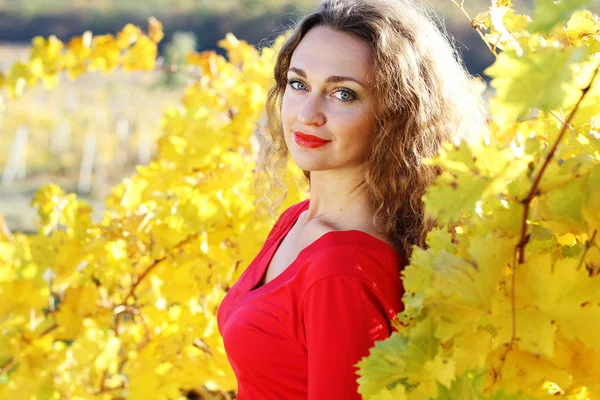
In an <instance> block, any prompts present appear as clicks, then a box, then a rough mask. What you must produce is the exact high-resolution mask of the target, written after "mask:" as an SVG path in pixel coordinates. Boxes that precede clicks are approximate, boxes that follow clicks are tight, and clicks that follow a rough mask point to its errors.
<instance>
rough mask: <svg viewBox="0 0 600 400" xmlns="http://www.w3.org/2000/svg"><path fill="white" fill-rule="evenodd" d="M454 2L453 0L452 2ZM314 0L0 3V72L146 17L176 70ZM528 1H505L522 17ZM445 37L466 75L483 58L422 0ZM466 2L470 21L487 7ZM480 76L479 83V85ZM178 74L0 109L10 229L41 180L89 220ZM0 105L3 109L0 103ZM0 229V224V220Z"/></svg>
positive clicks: (294, 14) (85, 82)
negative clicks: (40, 48) (83, 207)
mask: <svg viewBox="0 0 600 400" xmlns="http://www.w3.org/2000/svg"><path fill="white" fill-rule="evenodd" d="M459 2H460V1H459ZM317 3H318V0H295V1H287V0H286V1H283V0H143V1H140V0H0V71H1V72H5V73H6V72H7V70H8V69H9V68H10V66H11V65H12V64H13V63H15V62H16V61H19V60H23V61H25V60H26V59H27V58H28V56H29V47H30V44H31V39H32V38H33V37H35V36H37V35H41V36H44V37H48V36H50V35H56V36H57V37H58V38H59V39H60V40H62V41H63V42H67V41H68V40H69V39H70V38H71V37H72V36H80V35H81V34H83V32H85V31H86V30H91V31H92V32H93V33H94V34H95V35H98V34H106V33H110V34H116V33H117V32H119V31H120V30H121V29H122V28H123V26H125V25H126V24H127V23H133V24H136V25H139V26H141V27H145V26H146V25H147V19H148V17H150V16H154V17H156V18H158V19H159V21H161V22H162V24H163V27H164V32H165V37H164V39H163V40H162V42H161V43H160V44H159V53H160V57H162V58H163V63H164V65H171V64H175V65H177V64H179V63H182V62H183V60H184V57H185V54H186V53H187V52H189V51H203V50H208V49H214V50H217V52H219V53H221V54H223V51H222V50H221V49H218V48H217V47H216V43H217V41H218V40H220V39H222V38H223V37H224V36H225V34H226V33H228V32H232V33H233V34H234V35H235V36H236V37H237V38H239V39H244V40H246V41H248V42H250V43H252V44H254V45H257V46H259V45H261V44H264V40H265V39H267V40H270V39H273V38H275V37H276V36H277V35H278V34H279V33H281V32H282V31H283V30H284V28H285V27H286V26H288V25H290V24H291V23H292V22H293V21H294V20H295V19H297V18H298V17H299V16H301V15H302V14H303V13H305V12H306V11H308V10H310V9H311V8H312V7H314V6H315V5H316V4H317ZM531 3H532V0H527V1H523V2H520V3H518V4H515V6H514V7H515V9H516V11H517V12H521V13H530V10H531V7H532V4H531ZM428 4H429V5H430V6H432V7H433V8H434V10H435V12H436V13H437V14H438V16H439V19H440V21H441V22H442V23H443V24H444V25H445V27H446V29H447V31H448V32H449V33H450V34H451V35H452V36H453V37H454V39H455V45H456V47H457V48H458V49H459V51H460V53H461V55H462V57H463V59H464V61H465V64H466V65H467V68H468V69H469V71H470V72H471V74H473V75H481V76H482V77H484V76H483V70H484V69H485V68H486V67H487V66H488V65H490V64H491V63H492V62H493V57H492V56H491V54H490V53H489V51H488V50H487V48H486V47H485V45H484V44H483V42H482V41H481V39H480V37H479V36H478V35H477V33H476V32H475V30H473V29H472V28H471V25H470V22H469V19H468V18H467V16H466V15H465V13H463V12H462V11H461V10H460V9H459V8H458V7H457V5H456V4H454V3H453V1H452V0H430V1H428ZM488 4H489V1H486V0H466V1H465V2H464V8H465V10H466V12H467V14H468V15H469V16H470V17H471V18H473V17H475V15H477V14H478V13H479V12H482V11H485V10H486V9H487V7H488V6H489V5H488ZM485 78H486V77H484V79H485ZM187 79H188V77H187V76H186V75H184V74H182V73H177V72H172V71H170V70H169V68H162V69H161V70H157V71H154V72H150V73H148V72H140V73H124V72H120V71H116V72H113V73H110V74H108V75H103V74H101V73H89V72H88V73H86V74H84V75H83V76H82V77H80V78H79V79H78V80H77V81H75V82H70V81H69V80H68V79H66V77H63V78H61V82H60V83H59V85H58V86H57V87H55V88H53V89H45V88H44V87H43V85H38V87H36V88H34V89H32V90H28V91H27V92H26V93H25V95H24V96H22V97H21V98H19V99H18V100H9V101H7V102H6V104H5V107H4V110H3V111H2V110H0V214H3V215H4V220H5V223H6V226H7V227H8V229H10V230H11V231H13V232H15V231H22V232H33V231H34V230H35V224H36V218H37V217H36V215H35V212H34V210H33V209H32V208H31V207H30V205H29V202H30V201H31V198H32V196H33V194H34V193H35V192H36V191H37V189H38V188H39V187H40V186H41V185H43V184H45V183H49V182H54V183H57V184H59V185H60V186H61V187H63V188H64V189H65V190H66V191H68V192H76V193H77V194H78V196H79V197H81V198H83V199H85V200H87V201H89V202H90V203H91V204H92V206H93V207H94V210H95V215H94V218H95V220H96V221H98V220H99V219H100V217H101V214H102V211H103V199H104V197H105V196H106V194H107V192H108V190H109V189H110V188H111V187H112V186H114V185H115V184H116V183H118V182H119V181H121V179H122V178H124V177H126V176H127V175H129V174H131V173H132V172H133V171H135V166H136V165H138V164H146V163H148V162H149V161H150V159H151V158H152V157H153V155H154V151H155V146H154V143H155V140H156V139H157V138H158V136H159V135H160V134H161V130H160V118H161V116H162V114H163V112H164V110H165V108H166V107H167V106H169V105H176V104H177V102H178V100H179V98H180V97H181V95H182V94H183V87H184V86H185V84H186V81H187ZM0 107H3V106H2V105H1V104H0ZM0 222H1V219H0Z"/></svg>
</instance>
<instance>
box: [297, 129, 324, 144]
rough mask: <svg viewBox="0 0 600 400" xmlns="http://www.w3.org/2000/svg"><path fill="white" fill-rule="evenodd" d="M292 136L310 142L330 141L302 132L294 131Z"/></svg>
mask: <svg viewBox="0 0 600 400" xmlns="http://www.w3.org/2000/svg"><path fill="white" fill-rule="evenodd" d="M294 135H296V136H298V137H299V138H301V139H303V140H306V141H311V142H329V141H330V140H325V139H321V138H320V137H316V136H313V135H309V134H307V133H303V132H298V131H294Z"/></svg>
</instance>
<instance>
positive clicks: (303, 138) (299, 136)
mask: <svg viewBox="0 0 600 400" xmlns="http://www.w3.org/2000/svg"><path fill="white" fill-rule="evenodd" d="M307 138H308V139H307ZM313 138H314V139H313ZM315 139H316V140H315ZM294 141H295V142H296V144H297V145H298V146H300V147H304V148H307V149H314V148H317V147H321V146H324V145H326V144H327V143H329V142H330V140H323V139H320V138H318V137H316V136H312V135H307V134H303V133H301V132H294Z"/></svg>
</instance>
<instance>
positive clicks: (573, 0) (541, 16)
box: [529, 0, 599, 35]
mask: <svg viewBox="0 0 600 400" xmlns="http://www.w3.org/2000/svg"><path fill="white" fill-rule="evenodd" d="M598 3H599V2H598V0H559V1H556V0H536V2H535V11H534V18H533V23H532V24H531V25H530V26H529V31H530V32H539V33H541V34H544V35H547V34H548V33H550V31H551V30H552V28H554V27H555V26H556V25H557V24H559V23H564V22H566V21H567V20H569V18H570V17H571V15H572V14H573V12H574V11H575V10H577V9H578V8H582V7H590V6H592V5H594V4H598Z"/></svg>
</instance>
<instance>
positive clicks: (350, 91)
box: [281, 26, 374, 171]
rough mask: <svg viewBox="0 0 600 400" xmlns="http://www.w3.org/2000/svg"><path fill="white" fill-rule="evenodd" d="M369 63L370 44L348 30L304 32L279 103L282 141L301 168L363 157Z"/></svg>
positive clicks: (369, 124)
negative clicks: (312, 137) (280, 103)
mask: <svg viewBox="0 0 600 400" xmlns="http://www.w3.org/2000/svg"><path fill="white" fill-rule="evenodd" d="M371 65H372V63H371V49H370V48H369V47H368V45H367V44H366V43H364V42H362V41H360V40H359V39H356V38H354V37H352V36H350V35H349V34H346V33H341V32H337V31H334V30H332V29H330V28H326V27H320V26H318V27H315V28H312V29H311V30H309V31H308V32H307V33H306V35H305V36H304V37H303V38H302V40H301V42H300V43H299V44H298V46H297V47H296V49H295V50H294V53H293V54H292V58H291V61H290V67H289V69H288V74H287V78H288V85H287V87H286V89H285V93H284V95H283V102H282V107H281V117H282V123H283V133H284V136H285V142H286V144H287V147H288V150H289V151H290V154H291V156H292V158H293V159H294V161H295V162H296V164H297V165H298V166H299V167H300V168H302V169H303V170H306V171H324V170H332V169H339V168H347V167H354V166H359V165H361V164H362V163H363V162H364V161H365V158H366V152H367V149H368V147H369V144H370V143H371V140H372V137H373V132H374V131H373V118H372V117H371V113H370V107H371V104H372V102H373V101H374V99H372V98H371V96H370V88H369V83H370V72H371ZM303 134H304V135H312V136H316V137H317V138H320V139H323V140H325V141H326V142H318V141H316V142H315V141H311V140H310V139H311V138H308V140H307V138H306V137H305V136H304V135H303Z"/></svg>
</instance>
